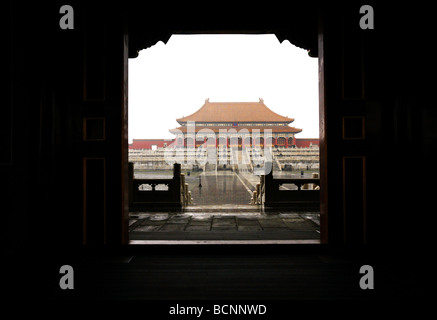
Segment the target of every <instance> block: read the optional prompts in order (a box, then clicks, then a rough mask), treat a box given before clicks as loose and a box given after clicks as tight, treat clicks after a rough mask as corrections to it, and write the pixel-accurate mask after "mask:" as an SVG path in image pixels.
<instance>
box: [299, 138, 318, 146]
mask: <svg viewBox="0 0 437 320" xmlns="http://www.w3.org/2000/svg"><path fill="white" fill-rule="evenodd" d="M311 144H312V145H319V139H306V138H302V139H298V138H296V147H297V148H308V147H310V145H311Z"/></svg>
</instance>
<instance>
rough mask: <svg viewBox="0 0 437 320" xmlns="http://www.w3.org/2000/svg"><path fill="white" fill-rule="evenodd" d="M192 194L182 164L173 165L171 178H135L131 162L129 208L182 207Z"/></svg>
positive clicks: (188, 201) (187, 202)
mask: <svg viewBox="0 0 437 320" xmlns="http://www.w3.org/2000/svg"><path fill="white" fill-rule="evenodd" d="M190 200H191V195H190V194H189V191H188V185H187V184H185V179H184V177H183V176H182V175H181V165H180V164H178V163H175V164H174V166H173V178H171V179H134V175H133V163H131V162H130V163H129V210H130V211H138V210H147V209H150V208H155V207H159V208H164V207H165V208H182V207H183V206H185V205H188V204H189V203H190Z"/></svg>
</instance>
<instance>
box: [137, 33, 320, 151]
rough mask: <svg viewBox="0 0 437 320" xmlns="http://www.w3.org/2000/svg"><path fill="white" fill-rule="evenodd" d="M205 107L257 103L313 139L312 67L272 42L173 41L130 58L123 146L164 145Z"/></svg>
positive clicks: (270, 38) (264, 38)
mask: <svg viewBox="0 0 437 320" xmlns="http://www.w3.org/2000/svg"><path fill="white" fill-rule="evenodd" d="M206 98H209V99H210V102H226V101H259V98H263V99H264V103H265V104H266V105H267V106H268V107H269V108H270V109H271V110H272V111H274V112H276V113H278V114H280V115H283V116H288V117H289V118H294V119H295V121H294V122H292V123H291V126H294V127H296V128H301V129H303V131H302V132H301V133H299V134H297V135H296V137H297V138H299V137H300V138H318V137H319V131H318V130H319V124H318V121H319V111H318V62H317V58H310V57H309V56H308V53H307V51H305V50H303V49H300V48H298V47H295V46H294V45H292V44H291V43H290V42H289V41H288V40H286V41H284V42H282V43H280V42H279V41H278V40H277V38H276V36H274V35H173V36H172V37H171V38H170V40H169V41H168V42H167V44H164V43H163V42H158V43H157V44H156V45H154V46H152V47H150V48H148V49H145V50H142V51H140V54H139V56H138V57H137V58H135V59H129V142H130V143H131V142H132V139H155V138H156V139H158V138H162V139H167V138H173V137H174V136H173V135H172V134H171V133H170V132H169V131H168V130H169V129H172V128H176V127H178V126H179V124H178V123H177V122H176V118H180V117H183V116H188V115H190V114H192V113H193V112H195V111H197V110H198V109H199V108H200V107H201V106H202V105H203V104H204V102H205V99H206Z"/></svg>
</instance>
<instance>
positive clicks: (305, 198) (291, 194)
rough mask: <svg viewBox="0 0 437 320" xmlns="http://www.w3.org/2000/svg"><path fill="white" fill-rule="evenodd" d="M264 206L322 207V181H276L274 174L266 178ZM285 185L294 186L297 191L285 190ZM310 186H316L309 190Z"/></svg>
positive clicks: (303, 179)
mask: <svg viewBox="0 0 437 320" xmlns="http://www.w3.org/2000/svg"><path fill="white" fill-rule="evenodd" d="M264 184H265V186H264V206H265V207H287V208H292V207H305V208H306V207H314V208H318V207H319V206H320V179H318V178H310V179H305V178H302V179H291V178H280V179H274V178H273V172H272V171H271V172H270V173H269V174H267V175H266V176H265V181H264ZM284 184H294V185H296V186H297V190H284V188H280V187H281V186H282V185H284ZM308 185H312V186H314V185H315V186H316V187H313V188H307V186H308Z"/></svg>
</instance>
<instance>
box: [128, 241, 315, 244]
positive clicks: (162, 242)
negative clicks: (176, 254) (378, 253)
mask: <svg viewBox="0 0 437 320" xmlns="http://www.w3.org/2000/svg"><path fill="white" fill-rule="evenodd" d="M129 244H132V245H157V244H159V245H204V244H207V245H217V244H231V245H235V244H238V245H240V244H249V245H250V244H256V245H258V244H320V240H131V241H129Z"/></svg>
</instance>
